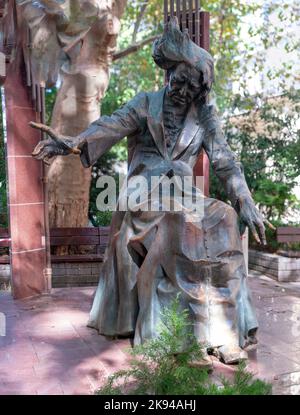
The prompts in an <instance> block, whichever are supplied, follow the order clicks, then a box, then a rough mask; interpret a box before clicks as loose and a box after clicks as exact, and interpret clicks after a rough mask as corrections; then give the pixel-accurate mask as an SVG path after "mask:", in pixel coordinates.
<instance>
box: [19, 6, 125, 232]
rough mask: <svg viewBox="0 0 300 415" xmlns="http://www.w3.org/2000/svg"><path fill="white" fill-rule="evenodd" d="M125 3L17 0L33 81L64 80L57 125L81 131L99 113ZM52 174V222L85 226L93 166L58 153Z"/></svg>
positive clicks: (50, 82)
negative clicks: (87, 167) (26, 34)
mask: <svg viewBox="0 0 300 415" xmlns="http://www.w3.org/2000/svg"><path fill="white" fill-rule="evenodd" d="M126 3H127V1H126V0H115V1H113V0H109V1H103V0H64V1H58V0H39V1H30V0H18V1H17V4H18V7H20V8H22V13H23V15H24V18H25V21H26V24H27V26H28V29H30V30H28V31H27V33H28V36H27V38H24V43H23V50H24V56H25V60H26V62H27V67H28V68H29V67H30V68H31V77H32V79H33V81H34V83H36V84H38V85H40V86H42V87H47V86H53V84H55V82H56V81H57V79H59V82H60V88H59V90H58V95H57V98H56V102H55V106H54V110H53V115H52V126H53V127H54V128H55V129H56V130H57V131H60V132H61V133H63V134H67V135H70V136H74V135H77V134H78V133H80V132H81V131H83V130H84V129H85V128H86V127H87V126H88V125H89V124H90V123H91V122H93V121H95V120H96V119H97V118H98V117H99V116H100V102H101V99H102V98H103V95H104V93H105V91H106V88H107V86H108V82H109V66H110V64H111V62H112V54H113V52H114V51H115V48H116V39H117V35H118V33H119V30H120V18H121V16H122V13H123V12H124V8H125V6H126ZM29 44H30V45H31V46H30V48H28V45H29ZM48 178H49V213H50V226H56V227H67V226H78V227H80V226H86V225H87V223H86V222H87V217H88V214H87V213H88V204H89V188H90V180H91V174H90V169H87V170H84V169H83V168H82V166H81V164H80V162H79V160H78V159H77V158H75V157H74V158H73V157H69V158H68V159H63V158H60V157H57V158H56V159H55V160H54V162H53V164H52V165H51V167H50V169H49V175H48ZM66 190H67V191H66Z"/></svg>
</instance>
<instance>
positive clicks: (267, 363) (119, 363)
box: [0, 279, 300, 394]
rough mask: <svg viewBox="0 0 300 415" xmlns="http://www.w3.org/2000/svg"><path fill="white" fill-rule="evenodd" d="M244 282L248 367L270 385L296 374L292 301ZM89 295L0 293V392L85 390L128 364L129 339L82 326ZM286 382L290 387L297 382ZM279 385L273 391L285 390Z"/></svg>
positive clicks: (74, 291) (78, 291) (71, 291)
mask: <svg viewBox="0 0 300 415" xmlns="http://www.w3.org/2000/svg"><path fill="white" fill-rule="evenodd" d="M252 284H253V285H254V286H255V288H256V291H255V293H254V301H255V302H256V304H257V307H258V317H259V320H260V330H259V339H260V343H259V344H258V348H257V351H252V352H251V353H249V356H250V361H249V363H248V368H249V370H251V371H252V373H254V374H255V375H257V376H259V377H262V378H266V379H268V380H271V381H273V382H274V383H275V384H276V378H278V376H280V375H281V374H283V373H287V372H300V346H299V345H300V334H298V333H296V331H295V330H294V334H296V336H295V335H290V334H289V333H291V330H292V328H293V324H295V323H297V317H298V315H297V310H298V304H299V298H298V297H297V296H296V295H295V296H293V295H291V293H290V292H288V293H287V292H282V291H279V290H278V287H277V288H276V287H275V288H274V286H273V285H274V283H273V285H272V282H268V283H264V284H259V283H258V281H257V280H254V279H250V285H252ZM274 292H275V294H276V295H275V296H274V295H273V294H274ZM93 293H94V288H83V289H82V288H66V289H55V290H53V292H52V294H51V296H42V297H36V298H33V299H30V300H26V301H13V300H12V298H11V297H10V296H9V295H8V294H7V293H6V294H5V295H2V293H0V311H2V310H3V308H4V307H6V309H7V310H10V312H11V314H10V317H9V319H8V322H9V324H8V325H9V327H8V333H9V336H8V337H7V339H5V341H2V339H0V348H1V349H0V352H2V351H3V353H6V352H7V351H10V353H9V356H10V357H9V358H7V357H6V358H5V359H1V358H0V368H1V367H2V372H3V370H4V375H5V376H4V375H2V378H1V377H0V393H2V394H3V393H11V394H14V393H16V394H19V393H34V394H36V393H40V394H43V393H46V394H52V393H53V394H61V393H64V394H91V393H93V392H94V390H95V389H97V388H98V387H99V386H100V385H101V384H102V383H103V381H104V379H105V377H107V375H108V374H111V373H113V372H115V371H116V370H119V369H121V368H124V367H126V366H127V365H128V362H129V359H128V353H127V350H126V349H128V348H130V340H129V339H122V340H110V339H108V338H106V337H104V336H100V335H98V333H97V331H96V330H94V329H91V328H88V327H86V323H87V320H88V312H89V309H90V306H91V302H92V298H93ZM259 298H260V299H259ZM285 310H289V313H286V312H285ZM266 313H269V314H268V316H267V317H266ZM286 340H288V343H287V342H286ZM12 352H13V353H12ZM12 355H13V357H14V359H13V360H14V361H13V362H12V358H11V356H12ZM1 357H2V354H1ZM1 361H2V366H1ZM214 367H215V371H214V374H215V376H217V377H218V376H220V375H221V374H223V375H226V376H227V377H232V376H233V374H234V371H235V368H236V367H234V366H225V365H223V364H222V363H220V362H218V361H216V360H214ZM12 368H13V370H12ZM0 370H1V369H0ZM18 378H19V379H18ZM274 378H275V379H274ZM16 379H18V380H19V381H17V380H16ZM4 381H5V382H4ZM1 382H2V384H1ZM277 385H278V382H277V384H276V387H277ZM290 386H292V387H293V388H294V389H293V391H294V392H295V391H296V389H297V387H298V385H297V384H295V385H294V384H293V385H290ZM287 388H288V386H286V385H281V386H280V387H277V390H279V391H281V393H290V392H288V391H287Z"/></svg>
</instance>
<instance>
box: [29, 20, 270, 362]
mask: <svg viewBox="0 0 300 415" xmlns="http://www.w3.org/2000/svg"><path fill="white" fill-rule="evenodd" d="M153 58H154V60H155V62H156V63H157V64H158V65H159V66H160V67H161V68H163V69H165V70H167V76H168V85H167V86H166V87H164V88H162V89H161V90H160V91H157V92H150V93H140V94H138V95H137V96H136V97H135V98H133V99H132V100H131V101H130V102H129V103H127V104H126V105H125V106H123V107H122V108H121V109H119V110H117V111H116V112H114V113H113V114H112V115H111V116H102V117H100V118H99V119H98V120H97V121H95V122H94V123H92V124H91V125H90V127H89V128H88V129H87V130H86V131H84V132H83V133H81V134H80V135H79V136H77V137H65V136H62V135H60V134H57V133H56V132H55V131H53V130H51V128H49V127H47V126H44V125H40V124H35V123H32V126H33V127H35V128H40V129H41V130H42V131H45V132H47V133H48V134H49V136H50V137H51V138H50V139H48V140H45V141H42V142H40V143H39V144H38V145H37V147H36V149H35V150H34V152H33V155H34V157H36V158H37V159H42V160H44V161H48V160H49V159H51V158H52V157H54V156H56V155H68V154H70V153H77V154H79V155H80V157H81V161H82V163H83V165H84V166H85V167H89V166H91V165H93V163H95V162H96V160H97V159H98V158H99V157H100V156H101V155H102V154H103V153H105V152H106V151H107V150H109V149H110V148H111V147H112V146H113V145H114V144H116V143H118V142H119V141H120V140H122V139H123V138H124V137H128V160H129V170H128V178H129V179H130V178H132V177H135V176H136V175H142V176H143V177H144V178H146V180H148V181H149V180H150V179H151V176H153V175H155V176H159V177H167V176H168V177H183V176H192V174H193V167H194V165H195V163H196V161H197V159H198V157H199V154H200V152H201V150H202V149H205V151H206V153H207V155H208V157H209V160H210V163H211V165H212V167H213V169H214V171H215V172H216V174H217V176H218V177H219V179H220V180H221V182H222V184H223V186H224V187H225V189H226V192H227V195H228V198H229V200H230V201H231V204H232V206H230V205H228V204H226V203H223V202H221V201H218V200H215V199H212V198H208V197H205V196H204V195H203V193H202V192H201V191H200V190H199V189H197V188H196V187H193V189H192V192H194V194H195V195H196V196H197V203H198V202H199V203H202V206H203V209H202V211H201V212H200V211H199V212H198V211H197V210H196V212H194V211H193V212H191V210H190V209H187V208H186V207H185V206H182V209H181V210H180V209H176V210H173V211H172V210H169V211H166V210H161V209H156V210H154V211H149V210H148V211H147V210H136V209H128V210H127V211H116V212H115V213H114V215H113V220H112V224H111V236H110V242H109V246H108V248H107V251H106V254H105V259H104V264H103V267H102V270H101V275H100V280H99V285H98V288H97V291H96V295H95V298H94V303H93V307H92V310H91V313H90V319H89V323H88V325H89V326H90V327H94V328H96V329H97V330H98V331H99V333H100V334H103V335H107V336H119V335H120V336H134V343H135V344H140V343H141V342H144V341H146V340H147V339H150V338H153V337H155V336H156V335H157V333H158V327H159V323H160V319H161V310H162V308H163V307H165V306H167V305H168V304H169V303H170V302H171V301H172V300H173V299H174V297H175V296H177V294H178V293H181V295H180V302H181V306H182V308H183V309H188V311H189V316H190V319H191V322H192V324H193V328H194V334H195V336H196V338H197V339H198V340H199V342H201V343H202V344H203V345H204V346H205V348H206V349H207V350H209V351H210V350H213V351H214V353H216V354H217V355H218V356H219V357H220V358H222V359H223V360H224V361H225V363H235V362H239V361H240V360H243V359H246V358H247V353H246V351H245V348H246V347H247V346H248V345H249V344H253V343H255V342H256V338H255V334H256V331H257V327H258V323H257V319H256V315H255V311H254V309H253V305H252V302H251V296H250V292H249V289H248V286H247V275H246V268H245V263H244V256H243V251H242V244H241V236H240V231H239V224H238V219H240V222H241V223H243V224H244V225H247V226H248V227H249V228H250V230H251V231H252V233H253V235H254V237H255V238H256V240H257V241H258V242H261V243H264V244H265V243H266V239H265V228H264V222H266V221H265V220H264V219H263V218H262V216H261V214H260V213H259V211H258V210H257V208H256V207H255V205H254V202H253V200H252V197H251V194H250V192H249V189H248V187H247V184H246V181H245V177H244V174H243V171H242V169H241V166H240V164H239V163H238V162H237V161H236V159H235V157H234V155H233V153H232V152H231V150H230V148H229V146H228V145H227V143H226V139H225V137H224V135H223V133H222V130H221V126H220V122H219V120H218V117H217V115H216V111H215V108H214V107H213V106H212V105H210V104H209V103H208V99H207V96H208V93H209V91H210V89H211V86H212V83H213V60H212V57H211V56H210V55H209V53H207V52H206V51H205V50H203V49H202V48H200V47H198V46H196V45H195V44H194V43H193V42H192V41H191V40H190V38H189V36H188V34H187V33H182V32H181V31H180V30H179V27H178V23H177V21H176V19H171V21H170V22H169V23H168V24H167V25H166V27H165V30H164V33H163V35H162V36H161V37H160V38H159V39H158V40H156V42H155V43H154V48H153ZM150 198H151V192H150V193H149V194H148V195H147V198H146V202H148V201H149V200H148V199H150ZM177 208H178V206H177ZM269 225H270V224H269ZM270 226H271V225H270ZM256 229H257V230H256Z"/></svg>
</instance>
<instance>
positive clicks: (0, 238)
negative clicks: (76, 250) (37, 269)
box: [0, 226, 110, 264]
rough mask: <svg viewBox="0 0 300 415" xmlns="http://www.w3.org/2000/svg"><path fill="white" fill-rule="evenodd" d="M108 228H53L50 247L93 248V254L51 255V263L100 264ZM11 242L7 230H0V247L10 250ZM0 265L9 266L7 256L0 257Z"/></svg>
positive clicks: (107, 236)
mask: <svg viewBox="0 0 300 415" xmlns="http://www.w3.org/2000/svg"><path fill="white" fill-rule="evenodd" d="M109 231H110V227H109V226H100V227H98V228H53V229H51V230H50V245H51V247H57V246H81V245H89V246H95V250H96V252H95V253H93V254H78V255H76V254H74V255H51V261H52V262H53V263H58V262H102V261H103V257H104V252H105V249H106V247H107V244H108V240H109ZM10 245H11V240H10V237H9V232H8V230H7V229H4V228H0V247H2V248H10ZM0 264H9V255H0Z"/></svg>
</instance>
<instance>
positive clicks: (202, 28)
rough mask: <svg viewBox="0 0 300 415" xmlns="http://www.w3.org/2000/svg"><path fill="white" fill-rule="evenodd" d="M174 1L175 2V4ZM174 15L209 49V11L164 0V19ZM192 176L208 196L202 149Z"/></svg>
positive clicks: (187, 1) (190, 2)
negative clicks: (200, 183) (201, 179)
mask: <svg viewBox="0 0 300 415" xmlns="http://www.w3.org/2000/svg"><path fill="white" fill-rule="evenodd" d="M175 3H176V4H175ZM174 15H176V16H177V18H178V21H179V24H180V28H181V30H184V29H188V31H189V35H190V37H191V39H192V40H193V41H194V42H195V43H196V44H197V45H198V46H201V47H202V48H203V49H205V50H207V51H208V50H209V13H208V12H203V11H200V1H199V0H181V1H176V2H175V0H165V1H164V21H165V22H167V21H168V18H169V16H174ZM194 176H195V177H197V176H198V177H203V187H204V188H203V192H204V194H205V196H209V160H208V157H207V155H206V153H205V151H204V150H203V151H202V152H201V154H200V156H199V158H198V160H197V162H196V164H195V167H194Z"/></svg>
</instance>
